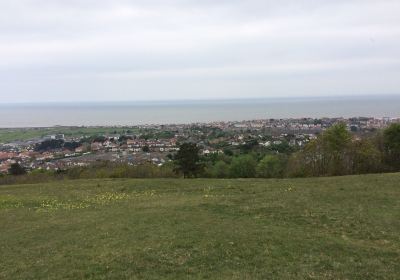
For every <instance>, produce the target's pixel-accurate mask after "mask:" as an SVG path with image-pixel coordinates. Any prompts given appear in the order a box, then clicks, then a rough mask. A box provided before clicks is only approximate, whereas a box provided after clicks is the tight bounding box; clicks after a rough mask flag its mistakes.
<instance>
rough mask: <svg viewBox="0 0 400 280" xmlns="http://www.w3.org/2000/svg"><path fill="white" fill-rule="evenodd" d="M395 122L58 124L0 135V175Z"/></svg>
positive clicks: (285, 143)
mask: <svg viewBox="0 0 400 280" xmlns="http://www.w3.org/2000/svg"><path fill="white" fill-rule="evenodd" d="M395 122H400V119H394V118H388V117H386V118H369V117H357V118H349V119H345V118H322V119H313V118H301V119H263V120H248V121H232V122H212V123H193V124H170V125H141V126H132V127H108V132H107V133H103V134H101V133H96V132H90V133H88V132H87V130H89V129H90V128H92V127H79V131H82V133H81V134H79V133H74V134H71V133H69V132H70V131H71V129H72V127H59V128H58V130H57V131H59V132H62V133H57V134H49V135H45V136H39V137H33V138H30V139H18V137H15V139H10V140H8V141H4V143H1V141H2V140H1V138H0V173H3V174H5V173H7V172H8V170H9V168H10V166H11V165H12V164H13V163H18V164H19V165H21V166H23V167H24V168H25V170H27V171H28V172H29V171H33V170H53V171H57V170H65V169H68V168H71V167H77V166H88V165H90V164H92V163H94V162H101V161H108V162H115V163H127V164H129V165H139V164H143V163H152V164H155V165H158V166H161V165H163V164H165V163H166V162H168V161H170V160H171V159H172V157H173V155H174V153H176V151H177V150H179V144H180V143H184V142H192V143H196V144H197V145H198V146H199V147H200V148H201V150H200V151H201V154H202V155H204V156H208V155H211V154H222V153H226V154H235V153H236V152H238V151H240V150H241V149H243V148H244V147H246V146H248V145H258V146H260V147H262V148H265V149H270V150H272V151H276V152H281V151H282V150H285V149H292V150H296V149H301V148H302V147H303V146H304V145H306V144H307V143H308V142H309V141H310V140H312V139H315V138H316V137H317V135H318V134H320V133H321V132H322V131H324V130H325V129H327V128H329V127H331V126H332V125H334V124H336V123H345V124H346V127H347V129H348V130H349V131H351V132H353V133H354V134H356V135H357V134H358V135H363V134H371V133H374V131H376V130H378V129H382V128H385V127H387V126H388V125H389V124H391V123H395ZM75 128H76V127H75ZM114 128H115V130H114V131H113V129H114ZM117 128H118V129H117ZM33 129H34V130H35V131H40V132H41V133H46V130H48V128H25V129H24V130H27V131H29V130H33ZM15 130H21V129H15ZM13 131H14V130H12V129H0V135H1V134H3V136H4V134H6V133H10V132H13ZM50 131H51V130H50ZM94 131H96V130H94ZM24 132H26V131H24ZM25 138H26V137H25Z"/></svg>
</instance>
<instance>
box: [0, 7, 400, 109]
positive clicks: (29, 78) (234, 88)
mask: <svg viewBox="0 0 400 280" xmlns="http://www.w3.org/2000/svg"><path fill="white" fill-rule="evenodd" d="M399 15H400V1H399V0H376V1H371V0H335V1H321V0H313V1H311V0H309V1H305V0H291V1H289V0H282V1H269V0H246V1H239V0H220V1H218V0H137V1H128V0H58V1H50V0H18V1H11V0H10V1H7V0H0V103H9V102H43V101H56V102H57V101H61V102H62V101H107V100H112V101H121V100H167V99H208V98H218V99H221V98H247V97H258V98H259V97H262V98H264V97H290V96H296V97H297V96H335V95H380V94H385V95H386V94H400V90H399V89H400V16H399Z"/></svg>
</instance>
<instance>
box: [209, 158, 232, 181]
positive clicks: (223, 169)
mask: <svg viewBox="0 0 400 280" xmlns="http://www.w3.org/2000/svg"><path fill="white" fill-rule="evenodd" d="M211 174H212V176H213V177H216V178H226V177H228V176H229V165H228V164H227V163H226V162H225V161H223V160H219V161H217V162H216V163H215V164H214V166H213V167H212V171H211Z"/></svg>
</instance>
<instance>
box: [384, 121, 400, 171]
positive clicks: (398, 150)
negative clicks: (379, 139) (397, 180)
mask: <svg viewBox="0 0 400 280" xmlns="http://www.w3.org/2000/svg"><path fill="white" fill-rule="evenodd" d="M383 144H384V149H385V159H386V162H387V164H388V165H389V166H391V167H392V168H394V169H395V170H398V169H399V168H400V123H394V124H391V125H390V126H389V127H388V128H386V129H385V130H384V131H383Z"/></svg>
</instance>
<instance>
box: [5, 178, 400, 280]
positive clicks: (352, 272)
mask: <svg viewBox="0 0 400 280" xmlns="http://www.w3.org/2000/svg"><path fill="white" fill-rule="evenodd" d="M0 228H1V234H0V246H1V254H0V278H1V279H43V278H46V279H47V278H50V279H54V278H57V279H67V278H68V279H81V278H87V279H135V278H138V279H157V278H169V279H178V278H185V279H186V278H188V277H192V278H212V279H216V278H218V279H266V278H268V279H395V278H396V277H398V275H400V235H399V232H400V174H385V175H365V176H347V177H328V178H310V179H284V180H262V179H253V180H250V179H249V180H240V179H237V180H207V179H198V180H182V179H144V180H135V179H115V180H112V179H106V180H71V181H63V182H57V183H48V184H38V185H13V186H0Z"/></svg>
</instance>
